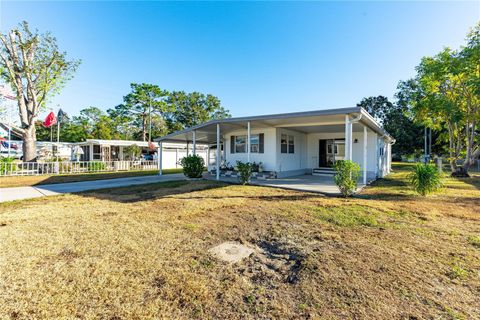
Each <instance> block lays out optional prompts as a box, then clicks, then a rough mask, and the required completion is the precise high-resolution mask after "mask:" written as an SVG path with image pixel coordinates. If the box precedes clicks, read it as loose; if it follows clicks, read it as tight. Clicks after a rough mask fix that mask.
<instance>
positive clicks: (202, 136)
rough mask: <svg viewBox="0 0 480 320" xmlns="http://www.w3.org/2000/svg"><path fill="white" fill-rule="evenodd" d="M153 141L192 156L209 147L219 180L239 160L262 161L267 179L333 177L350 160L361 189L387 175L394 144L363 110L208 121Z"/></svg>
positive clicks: (332, 110)
mask: <svg viewBox="0 0 480 320" xmlns="http://www.w3.org/2000/svg"><path fill="white" fill-rule="evenodd" d="M155 141H157V142H159V144H160V146H161V147H160V149H159V150H162V149H163V147H162V145H164V144H166V143H177V144H178V143H183V144H186V143H188V144H191V145H192V146H193V150H194V151H193V152H195V149H196V145H197V144H202V145H207V146H208V151H207V159H208V160H207V163H208V164H209V170H211V171H212V172H215V174H216V178H217V179H219V178H220V174H221V168H225V167H229V166H232V165H235V163H236V161H237V160H240V161H244V162H256V163H260V162H261V163H262V167H263V169H264V170H265V171H268V172H270V173H271V174H270V176H271V177H277V178H283V177H289V176H297V175H303V174H313V175H323V174H327V175H328V174H333V171H332V169H331V167H332V166H333V164H334V163H335V161H336V160H339V159H349V160H353V161H355V162H357V163H358V164H360V166H361V168H362V179H363V182H364V183H365V184H366V183H367V182H368V181H371V180H374V179H376V178H378V177H383V176H385V175H386V174H388V173H389V172H390V167H391V145H392V144H393V143H395V140H394V138H393V137H391V136H390V135H389V134H388V133H387V132H386V131H385V130H384V129H383V128H382V126H381V125H380V124H379V123H378V122H377V121H376V120H375V119H374V118H373V117H372V116H371V115H370V114H369V113H368V112H366V111H365V110H364V109H363V108H361V107H354V108H340V109H328V110H315V111H306V112H294V113H283V114H271V115H261V116H251V117H238V118H228V119H220V120H212V121H209V122H206V123H202V124H199V125H197V126H194V127H191V128H187V129H185V130H181V131H177V132H174V133H171V134H168V135H166V136H164V137H161V138H158V139H155ZM212 159H213V161H212ZM217 159H218V160H219V161H217ZM161 169H162V168H161V167H160V174H161Z"/></svg>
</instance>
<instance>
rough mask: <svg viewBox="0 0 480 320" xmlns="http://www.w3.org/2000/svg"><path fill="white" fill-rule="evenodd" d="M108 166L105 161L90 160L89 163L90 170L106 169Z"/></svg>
mask: <svg viewBox="0 0 480 320" xmlns="http://www.w3.org/2000/svg"><path fill="white" fill-rule="evenodd" d="M106 168H107V165H106V164H105V162H101V161H90V162H89V163H88V171H104V170H105V169H106Z"/></svg>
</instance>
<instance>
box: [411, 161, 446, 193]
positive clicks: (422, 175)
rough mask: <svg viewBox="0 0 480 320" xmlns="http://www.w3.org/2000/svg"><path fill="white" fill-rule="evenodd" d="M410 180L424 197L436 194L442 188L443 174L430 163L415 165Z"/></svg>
mask: <svg viewBox="0 0 480 320" xmlns="http://www.w3.org/2000/svg"><path fill="white" fill-rule="evenodd" d="M409 178H410V183H411V184H412V185H413V188H414V189H415V191H416V192H417V193H418V194H420V195H422V196H426V195H427V194H429V193H432V192H435V191H436V190H438V189H440V188H441V186H442V174H441V173H440V171H439V170H438V169H437V167H436V166H435V165H433V164H429V163H427V164H424V163H417V164H415V166H414V167H413V171H412V173H410V175H409Z"/></svg>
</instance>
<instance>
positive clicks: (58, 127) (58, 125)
mask: <svg viewBox="0 0 480 320" xmlns="http://www.w3.org/2000/svg"><path fill="white" fill-rule="evenodd" d="M59 142H60V119H57V162H58V143H59Z"/></svg>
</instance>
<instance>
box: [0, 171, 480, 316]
mask: <svg viewBox="0 0 480 320" xmlns="http://www.w3.org/2000/svg"><path fill="white" fill-rule="evenodd" d="M404 178H405V173H404V172H403V171H400V172H398V173H396V174H394V175H393V176H392V177H391V178H389V179H388V180H384V181H380V182H379V183H377V184H376V185H375V186H372V187H370V188H368V189H366V190H365V191H364V192H363V194H362V195H361V197H360V198H356V199H348V200H344V199H338V198H328V197H322V196H318V195H314V194H309V193H301V192H294V191H286V190H281V189H273V188H266V187H248V186H246V187H244V186H232V185H224V184H218V183H214V182H206V181H199V182H190V183H188V182H169V183H163V184H157V185H149V186H138V187H129V188H121V189H112V190H105V191H100V192H95V193H85V194H81V195H65V196H59V197H51V198H43V199H35V200H28V201H21V202H15V203H10V204H3V205H0V243H1V246H0V318H2V319H3V318H50V319H51V318H73V317H78V318H101V319H107V318H108V319H139V318H201V319H205V318H223V319H232V318H233V319H235V318H237V319H239V318H241V319H248V318H251V319H253V318H308V317H311V318H325V319H331V318H339V319H344V318H354V319H373V318H376V319H402V318H404V319H409V318H410V319H414V318H418V319H420V318H439V319H463V318H464V319H475V318H479V314H480V279H479V278H480V274H479V272H480V247H479V246H477V245H476V244H475V241H472V239H477V238H476V237H478V236H480V215H479V209H478V208H479V205H480V203H479V199H480V189H479V188H480V186H479V183H480V178H479V177H476V178H474V179H470V180H464V181H453V180H452V181H448V182H447V186H446V188H445V189H443V190H442V191H441V192H439V193H437V194H435V195H433V196H431V197H428V198H425V199H423V198H419V197H417V196H415V195H414V194H413V193H412V192H411V191H410V190H409V189H408V187H406V186H405V185H404V183H405V180H404ZM227 240H234V241H240V242H243V243H245V244H247V245H250V246H258V247H261V248H264V249H265V250H267V252H269V253H270V255H268V256H261V255H258V254H256V255H254V256H252V257H251V258H249V259H247V260H245V261H244V262H242V263H240V264H236V265H226V264H224V263H221V262H219V261H217V260H215V259H214V258H213V257H211V256H209V254H208V253H207V252H206V250H207V249H208V248H210V247H212V246H214V245H217V244H219V243H221V242H223V241H227Z"/></svg>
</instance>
